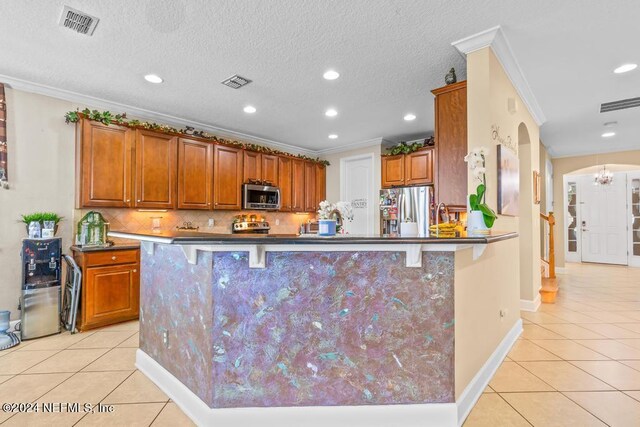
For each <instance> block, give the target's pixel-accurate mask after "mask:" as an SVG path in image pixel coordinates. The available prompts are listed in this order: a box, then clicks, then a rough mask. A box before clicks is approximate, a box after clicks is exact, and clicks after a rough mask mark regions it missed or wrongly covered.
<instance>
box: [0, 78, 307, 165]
mask: <svg viewBox="0 0 640 427" xmlns="http://www.w3.org/2000/svg"><path fill="white" fill-rule="evenodd" d="M0 82H2V83H5V85H6V86H7V87H9V88H11V89H17V90H21V91H24V92H31V93H35V94H38V95H45V96H50V97H52V98H57V99H62V100H64V101H69V102H73V103H76V104H83V105H85V106H87V107H92V108H102V109H105V110H111V111H115V112H121V111H122V112H126V113H127V115H128V116H131V117H135V118H138V119H145V120H153V121H159V122H162V123H166V124H169V125H172V126H192V127H194V128H196V129H198V130H203V131H205V132H209V133H212V134H214V135H216V136H219V137H222V138H229V139H240V140H242V141H245V142H251V143H257V144H263V145H267V146H269V147H272V148H276V149H279V150H283V151H287V152H291V153H292V154H304V155H308V156H317V155H318V154H319V153H320V152H319V151H316V150H309V149H307V148H302V147H297V146H295V145H290V144H285V143H283V142H278V141H274V140H271V139H267V138H261V137H259V136H255V135H249V134H246V133H242V132H236V131H233V130H229V129H225V128H221V127H217V126H213V125H210V124H207V123H201V122H197V121H193V120H189V119H184V118H182V117H176V116H172V115H170V114H164V113H158V112H155V111H151V110H146V109H144V108H139V107H134V106H132V105H126V104H121V103H119V102H114V101H109V100H106V99H102V98H96V97H93V96H89V95H83V94H80V93H77V92H72V91H69V90H66V89H60V88H56V87H52V86H47V85H43V84H40V83H35V82H31V81H28V80H23V79H19V78H15V77H11V76H6V75H3V74H0Z"/></svg>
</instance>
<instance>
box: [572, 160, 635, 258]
mask: <svg viewBox="0 0 640 427" xmlns="http://www.w3.org/2000/svg"><path fill="white" fill-rule="evenodd" d="M581 187H582V188H581V189H580V192H579V194H581V199H582V200H581V202H580V212H581V220H582V224H580V225H581V233H582V239H581V240H582V261H583V262H598V263H605V264H622V265H626V264H627V242H628V240H627V239H628V235H627V234H628V233H627V222H628V221H627V197H626V195H627V177H626V174H623V173H618V174H614V178H613V183H611V184H609V185H594V184H593V178H592V177H590V176H585V177H583V178H582V185H581Z"/></svg>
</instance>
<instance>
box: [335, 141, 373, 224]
mask: <svg viewBox="0 0 640 427" xmlns="http://www.w3.org/2000/svg"><path fill="white" fill-rule="evenodd" d="M356 160H369V161H370V163H371V169H370V178H371V181H370V182H371V194H370V195H369V197H371V201H370V203H369V206H368V207H367V209H368V210H369V214H370V215H371V225H370V227H369V230H368V232H369V233H370V234H374V233H375V229H376V224H375V222H376V212H375V208H377V207H378V205H377V204H376V203H375V201H376V198H377V196H378V195H377V194H375V192H376V185H375V172H374V168H375V156H374V153H364V154H358V155H355V156H349V157H343V158H341V159H340V200H344V199H345V198H346V194H347V181H346V175H347V163H349V162H352V161H356Z"/></svg>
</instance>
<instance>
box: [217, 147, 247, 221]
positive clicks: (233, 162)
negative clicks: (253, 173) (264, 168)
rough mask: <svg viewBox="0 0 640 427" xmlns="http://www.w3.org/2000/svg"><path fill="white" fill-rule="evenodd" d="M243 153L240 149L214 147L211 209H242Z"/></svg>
mask: <svg viewBox="0 0 640 427" xmlns="http://www.w3.org/2000/svg"><path fill="white" fill-rule="evenodd" d="M243 152H244V150H242V149H240V148H234V147H227V146H225V145H216V146H215V148H214V160H213V202H214V203H213V204H214V206H213V208H214V209H226V210H240V209H241V208H242V191H241V190H242V189H241V187H242V181H243V168H242V164H243Z"/></svg>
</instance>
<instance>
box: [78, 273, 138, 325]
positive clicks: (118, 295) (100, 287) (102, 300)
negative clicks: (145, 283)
mask: <svg viewBox="0 0 640 427" xmlns="http://www.w3.org/2000/svg"><path fill="white" fill-rule="evenodd" d="M83 273H84V277H83V278H82V294H83V298H82V303H83V306H82V320H83V321H82V325H83V328H84V327H90V326H95V325H97V324H109V323H116V322H118V321H124V320H129V319H135V318H137V317H138V307H139V306H140V272H139V267H138V264H121V265H114V266H106V267H89V268H85V269H84V272H83Z"/></svg>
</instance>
